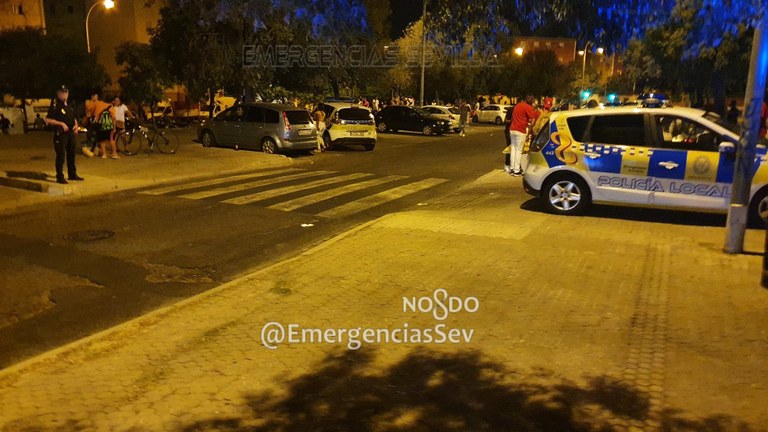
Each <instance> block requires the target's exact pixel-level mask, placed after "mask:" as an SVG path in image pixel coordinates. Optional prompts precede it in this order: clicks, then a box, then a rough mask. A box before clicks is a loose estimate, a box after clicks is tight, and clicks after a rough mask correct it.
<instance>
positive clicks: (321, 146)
mask: <svg viewBox="0 0 768 432" xmlns="http://www.w3.org/2000/svg"><path fill="white" fill-rule="evenodd" d="M312 117H313V118H314V119H315V125H316V126H317V151H319V152H322V151H324V150H325V148H326V147H325V136H324V135H325V111H323V110H322V109H321V108H320V107H319V106H318V108H317V109H316V110H315V112H314V113H312Z"/></svg>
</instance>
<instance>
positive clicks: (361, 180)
mask: <svg viewBox="0 0 768 432" xmlns="http://www.w3.org/2000/svg"><path fill="white" fill-rule="evenodd" d="M447 181H448V180H447V179H442V178H422V179H413V178H410V177H407V176H402V175H376V174H371V173H340V172H338V171H320V170H319V171H311V170H306V169H299V168H283V169H272V170H267V171H260V172H257V173H248V174H236V175H229V176H223V177H219V178H215V179H210V180H202V181H193V182H188V183H183V184H178V185H172V186H163V187H157V188H153V189H148V190H144V191H141V192H139V193H140V194H144V195H153V196H160V195H164V196H172V197H176V198H181V199H189V200H204V199H207V200H216V201H217V202H220V203H224V204H229V205H238V206H242V205H250V204H253V205H262V206H264V207H266V208H269V209H272V210H279V211H285V212H289V211H309V212H310V213H312V214H314V215H317V216H320V217H324V218H343V217H347V216H351V215H354V214H356V213H359V212H362V211H365V210H369V209H371V208H375V207H378V206H381V205H384V204H387V203H389V202H392V201H395V200H398V199H401V198H404V197H406V196H409V195H413V194H416V193H418V192H421V191H424V190H427V189H430V188H433V187H435V186H438V185H440V184H443V183H445V182H447Z"/></svg>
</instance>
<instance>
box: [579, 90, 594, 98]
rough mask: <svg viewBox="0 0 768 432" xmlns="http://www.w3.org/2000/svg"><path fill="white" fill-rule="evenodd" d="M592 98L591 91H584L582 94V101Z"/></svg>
mask: <svg viewBox="0 0 768 432" xmlns="http://www.w3.org/2000/svg"><path fill="white" fill-rule="evenodd" d="M590 96H592V93H591V92H590V91H588V90H584V91H583V92H581V99H582V100H586V99H589V97H590Z"/></svg>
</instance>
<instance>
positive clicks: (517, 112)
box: [509, 95, 539, 177]
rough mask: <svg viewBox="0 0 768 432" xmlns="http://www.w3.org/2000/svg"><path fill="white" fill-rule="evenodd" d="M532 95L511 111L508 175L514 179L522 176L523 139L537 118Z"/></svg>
mask: <svg viewBox="0 0 768 432" xmlns="http://www.w3.org/2000/svg"><path fill="white" fill-rule="evenodd" d="M533 101H534V98H533V95H527V96H526V97H525V101H523V102H520V103H519V104H517V105H515V108H514V109H513V111H512V122H511V123H510V124H509V135H510V136H509V138H510V143H511V144H510V149H509V151H510V155H509V158H510V167H509V173H510V174H511V175H513V176H515V177H520V176H522V175H523V168H522V158H523V145H524V144H525V137H526V135H527V134H528V126H529V125H530V123H531V122H532V121H535V120H536V118H537V117H538V115H539V114H538V112H536V111H535V110H534V109H533V105H532V104H533Z"/></svg>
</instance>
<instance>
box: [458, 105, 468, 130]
mask: <svg viewBox="0 0 768 432" xmlns="http://www.w3.org/2000/svg"><path fill="white" fill-rule="evenodd" d="M459 104H460V105H459V129H460V130H461V132H459V136H461V137H463V136H464V129H465V128H466V127H467V121H468V120H469V104H468V103H467V101H465V100H461V101H460V102H459Z"/></svg>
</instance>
